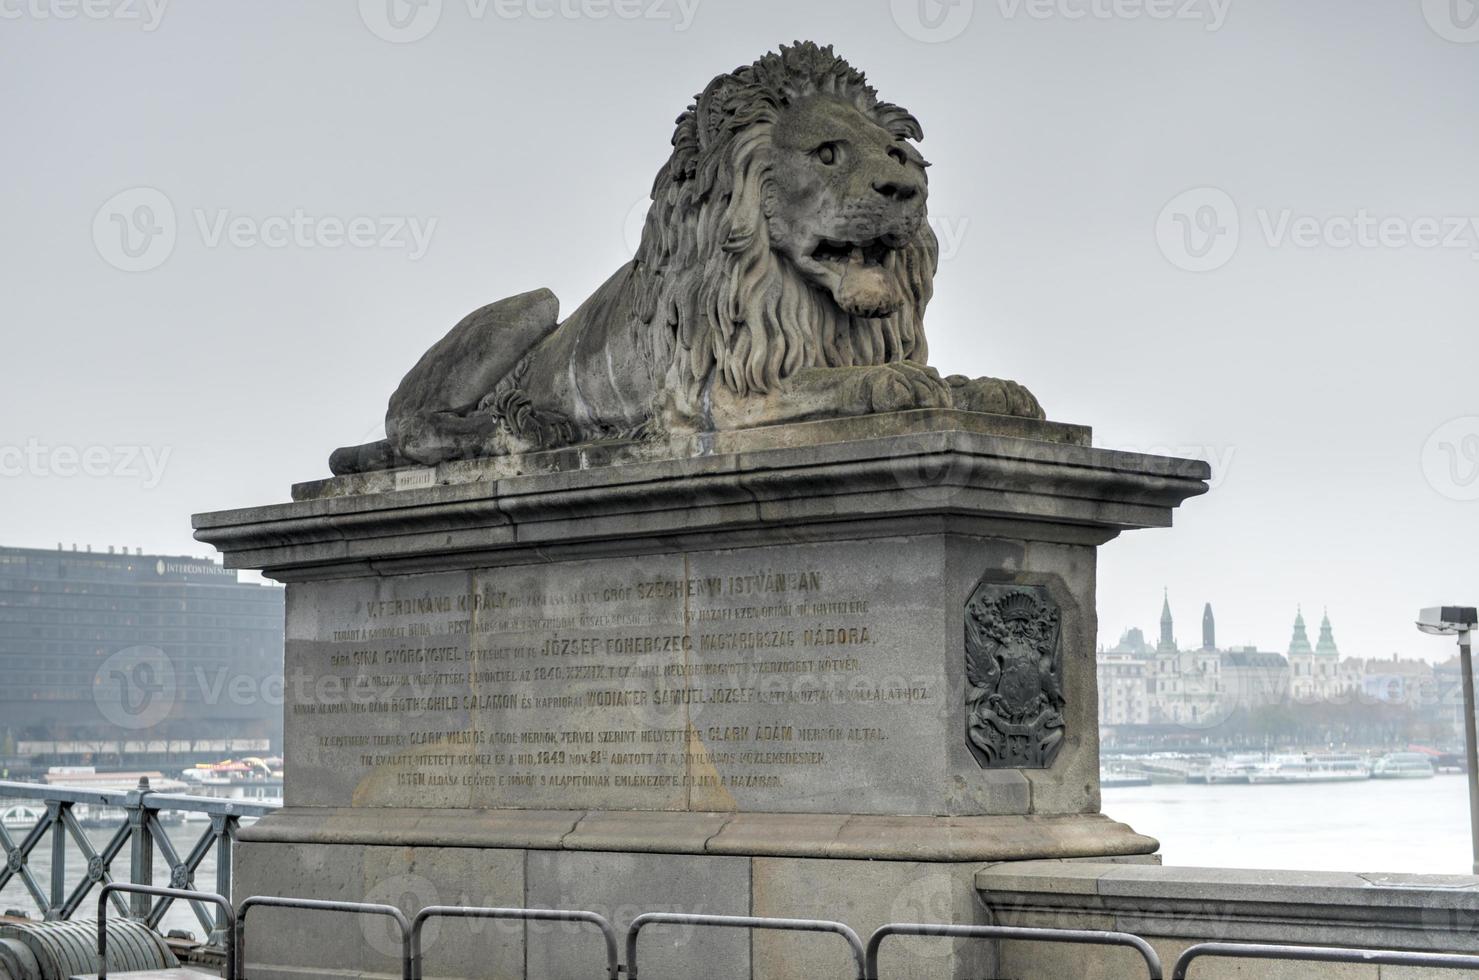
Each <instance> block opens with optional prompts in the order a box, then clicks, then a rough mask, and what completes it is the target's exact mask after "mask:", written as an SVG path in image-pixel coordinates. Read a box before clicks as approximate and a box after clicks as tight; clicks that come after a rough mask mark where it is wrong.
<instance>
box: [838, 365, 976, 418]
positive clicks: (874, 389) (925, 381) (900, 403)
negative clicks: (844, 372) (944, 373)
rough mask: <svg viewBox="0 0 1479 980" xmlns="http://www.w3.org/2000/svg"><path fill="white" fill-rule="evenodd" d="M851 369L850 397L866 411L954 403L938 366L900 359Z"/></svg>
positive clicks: (905, 408)
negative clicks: (935, 367) (928, 366)
mask: <svg viewBox="0 0 1479 980" xmlns="http://www.w3.org/2000/svg"><path fill="white" fill-rule="evenodd" d="M851 370H852V371H855V372H856V374H855V375H854V376H853V377H852V379H850V385H851V387H852V391H850V392H849V399H848V400H849V402H850V403H851V404H853V405H856V406H857V407H858V408H859V409H860V410H861V411H862V412H864V413H869V412H904V411H908V410H909V409H911V408H948V407H949V406H950V403H951V402H950V389H949V388H948V387H947V386H946V385H945V382H943V381H941V380H940V375H939V374H938V373H937V372H936V371H935V369H934V368H927V367H921V366H920V365H918V364H912V363H909V362H907V361H900V362H897V363H894V364H880V365H877V366H875V367H860V368H853V369H851Z"/></svg>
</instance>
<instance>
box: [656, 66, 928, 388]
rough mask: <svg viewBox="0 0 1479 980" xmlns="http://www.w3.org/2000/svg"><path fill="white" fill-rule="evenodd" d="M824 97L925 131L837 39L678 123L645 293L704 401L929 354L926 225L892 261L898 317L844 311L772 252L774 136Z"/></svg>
mask: <svg viewBox="0 0 1479 980" xmlns="http://www.w3.org/2000/svg"><path fill="white" fill-rule="evenodd" d="M815 94H825V95H828V96H831V97H833V98H838V99H842V100H844V101H847V102H850V103H851V104H852V105H853V106H855V107H856V108H857V109H858V110H859V111H861V112H862V113H863V114H864V115H865V116H867V117H868V118H869V119H871V120H873V121H874V122H875V123H877V124H878V125H879V126H880V127H882V128H883V129H884V130H885V131H887V132H889V133H891V134H892V135H894V136H895V137H896V138H908V139H913V140H919V139H922V138H923V135H924V134H923V131H922V129H921V128H920V125H919V122H918V121H917V120H916V119H915V118H914V117H913V116H912V115H910V114H909V113H908V112H907V111H905V110H904V109H902V108H900V107H899V106H896V105H892V104H889V103H887V102H880V101H879V100H878V98H877V95H876V93H875V92H874V90H873V89H872V88H871V87H870V86H869V85H868V83H867V80H866V78H865V77H864V76H863V74H862V73H861V72H859V71H857V70H856V69H854V68H853V67H852V66H851V65H849V64H848V63H847V62H846V61H844V60H843V59H842V58H840V57H838V56H837V55H835V54H834V53H833V51H832V48H831V47H818V46H817V45H815V44H812V43H810V42H797V43H796V44H795V45H792V46H790V47H782V48H781V49H780V51H779V52H777V53H771V54H767V55H766V56H765V57H763V58H761V59H760V60H759V61H757V62H755V63H754V64H753V65H750V66H748V67H743V68H739V69H736V70H735V71H734V72H732V73H731V74H728V75H722V76H720V77H719V78H716V79H715V80H714V81H713V82H712V83H710V84H709V86H708V88H706V89H705V90H704V92H703V94H702V95H700V96H698V97H697V99H696V101H695V103H694V104H693V105H692V106H690V107H689V108H688V109H687V110H686V111H685V112H684V113H683V114H682V115H681V116H679V117H678V128H677V131H676V132H675V133H674V135H673V153H672V156H671V157H670V158H669V160H668V162H667V163H666V164H665V165H664V167H663V168H662V170H661V171H660V172H659V173H658V175H657V179H656V181H655V182H654V184H653V189H652V202H653V203H652V207H651V209H650V210H649V211H648V214H647V221H646V224H645V225H644V227H643V231H642V242H641V245H640V246H639V248H638V250H637V256H636V263H635V267H634V273H635V277H636V280H635V284H634V285H635V291H634V292H635V295H634V299H635V310H636V315H637V317H638V318H639V319H640V320H641V321H642V323H643V324H644V325H646V329H647V330H651V331H652V332H653V333H654V334H655V336H652V337H651V340H652V341H653V342H654V350H653V353H654V356H657V357H659V358H662V357H664V356H670V357H671V362H670V363H671V366H672V368H673V369H674V370H675V371H676V373H677V379H676V380H677V381H678V382H679V383H681V384H685V385H687V386H689V388H690V391H691V392H692V393H693V394H694V395H697V394H698V389H699V388H701V387H702V386H703V385H704V384H705V383H707V382H708V381H709V379H710V378H713V379H714V380H715V381H717V382H719V383H723V384H725V385H727V386H728V387H729V388H730V389H732V390H733V391H734V392H735V393H737V394H739V395H746V394H751V393H757V394H763V393H765V392H768V391H771V390H773V389H774V388H775V386H776V384H777V382H779V381H780V380H781V379H782V378H785V377H787V376H788V375H790V374H792V373H793V372H795V371H797V370H799V369H801V368H806V367H848V366H853V365H876V364H885V363H890V362H894V361H903V360H910V361H915V362H918V363H921V364H922V363H924V362H925V361H926V359H927V354H928V352H927V349H926V345H925V337H924V329H923V318H924V310H925V306H926V305H927V304H928V303H929V300H930V296H931V294H932V292H933V279H934V274H935V266H936V264H937V262H938V257H939V245H938V243H937V241H936V239H935V235H934V233H933V232H932V231H931V230H930V228H929V225H928V224H927V223H926V222H923V221H921V222H920V225H919V231H918V233H917V234H916V236H915V240H914V242H913V243H911V244H910V245H909V246H907V247H906V248H904V249H901V250H899V251H898V252H897V253H895V254H894V256H893V257H892V263H893V265H892V272H893V274H894V275H895V277H896V278H897V280H898V282H899V284H900V286H901V287H902V290H903V295H905V296H907V297H908V298H909V301H908V302H907V303H905V304H904V305H903V306H902V307H901V308H900V309H899V310H898V312H896V313H894V314H892V315H890V316H887V317H881V318H865V317H857V316H851V315H849V314H847V313H845V312H843V311H842V310H841V309H840V308H839V307H838V306H837V304H836V302H835V301H834V300H833V298H832V296H831V295H830V294H829V293H827V292H826V291H825V290H823V289H821V288H819V287H817V286H816V285H814V284H813V283H812V282H811V281H810V280H808V279H806V278H805V277H804V276H803V275H802V274H801V273H800V271H799V270H797V269H796V268H795V267H794V266H793V265H792V263H791V262H790V261H788V260H787V259H786V258H784V257H783V256H781V255H779V254H777V253H776V252H775V251H773V250H772V248H771V243H770V237H769V227H768V222H767V215H768V214H769V213H770V209H771V208H772V206H773V200H772V191H771V138H772V130H773V128H774V126H775V124H776V122H777V120H778V119H779V116H780V114H781V112H782V110H784V109H785V108H786V106H788V105H789V104H791V103H792V102H794V101H796V100H798V99H802V98H806V97H807V96H811V95H815ZM670 377H671V375H670Z"/></svg>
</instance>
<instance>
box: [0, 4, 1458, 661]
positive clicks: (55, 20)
mask: <svg viewBox="0 0 1479 980" xmlns="http://www.w3.org/2000/svg"><path fill="white" fill-rule="evenodd" d="M387 4H391V6H387ZM3 9H4V12H5V13H4V20H5V21H6V23H5V24H3V25H0V30H3V31H4V34H3V36H4V39H5V42H4V43H5V45H6V54H7V57H6V58H5V59H4V61H3V63H0V84H3V88H4V91H5V95H4V96H0V99H3V102H0V105H3V108H0V114H3V115H0V121H3V124H4V126H5V131H6V132H7V134H8V136H9V139H8V143H7V145H8V146H9V148H10V155H11V159H12V166H13V173H14V175H15V178H14V179H12V180H11V181H9V182H7V185H6V187H5V188H4V190H3V191H0V195H3V197H4V200H5V213H6V214H7V216H8V217H9V223H8V229H7V231H8V233H7V234H6V235H5V237H4V245H3V253H0V258H3V267H4V269H5V279H4V297H5V298H4V300H3V304H4V306H3V310H4V313H5V317H4V322H5V324H6V337H5V340H6V348H5V349H6V353H7V357H6V364H7V365H8V366H9V368H10V371H9V372H8V373H7V379H6V384H5V386H4V390H3V394H0V411H3V418H4V419H5V420H6V422H7V425H6V426H5V429H4V430H3V431H0V502H3V504H4V505H5V506H4V508H3V514H0V543H3V544H8V545H20V546H27V547H40V548H52V547H55V546H56V544H57V543H58V542H62V543H64V544H66V545H68V546H70V545H71V544H72V543H73V542H76V543H78V544H79V545H85V544H91V545H92V546H93V547H94V548H95V549H101V550H104V551H106V548H107V546H108V545H110V544H111V545H116V546H127V547H130V548H132V547H142V548H144V550H145V551H146V552H166V553H184V554H195V555H207V554H210V553H211V552H210V549H209V548H207V547H206V546H204V545H201V544H199V543H197V542H195V541H193V540H192V538H191V537H190V520H189V518H190V514H192V513H194V512H197V511H211V510H221V509H226V508H231V507H245V506H253V505H258V504H265V503H272V502H278V501H284V500H286V499H288V489H289V486H290V485H291V484H292V483H294V482H300V481H304V480H311V479H317V478H320V477H323V476H326V475H327V474H328V469H327V465H326V461H327V457H328V454H329V452H330V451H331V450H332V449H334V448H335V447H336V446H341V445H347V444H351V443H356V442H362V441H366V440H368V439H373V438H376V437H377V436H378V435H379V434H380V426H381V421H382V419H383V415H384V411H385V402H386V398H387V397H388V395H389V394H390V392H391V390H392V389H393V388H394V386H395V384H396V382H397V381H398V379H399V378H400V377H401V375H402V374H403V373H404V372H405V371H406V370H407V369H408V368H409V367H410V366H411V364H413V363H414V362H415V360H416V358H417V357H418V356H419V355H420V353H421V352H422V351H423V350H424V349H425V348H426V347H427V346H428V345H430V344H431V343H432V342H434V341H435V340H436V339H438V338H439V337H441V336H442V335H443V334H444V333H445V332H446V331H447V329H449V328H450V327H451V326H452V325H453V324H454V323H455V322H456V321H457V320H458V319H459V318H461V317H462V316H463V315H464V314H465V313H467V312H469V311H470V310H472V309H474V308H476V307H478V306H480V305H482V304H484V303H487V302H490V301H492V300H494V299H498V298H501V297H504V296H508V295H511V294H514V293H517V292H521V291H524V290H527V289H532V288H535V287H538V286H549V287H550V288H552V289H553V290H554V291H555V293H556V294H557V295H558V296H559V297H560V299H561V303H562V310H563V311H564V313H566V314H568V313H569V312H571V311H572V310H573V309H574V308H575V306H576V305H577V304H578V303H579V302H581V301H582V300H583V299H584V298H585V297H586V296H588V295H589V294H590V292H591V291H592V290H593V289H594V288H595V287H596V286H597V285H598V284H599V283H600V282H601V281H602V280H604V279H605V277H606V276H607V275H609V274H610V272H611V271H612V270H614V269H615V268H616V267H617V266H618V265H619V264H620V263H622V262H624V261H626V260H628V259H629V258H630V256H631V252H632V249H633V247H634V245H635V240H634V239H635V234H634V227H636V226H638V223H639V222H640V215H641V214H642V209H643V205H644V203H645V200H646V194H647V191H648V189H649V187H650V186H651V182H652V178H653V175H654V174H655V173H656V171H657V169H658V167H659V166H660V165H661V163H662V162H663V160H664V159H665V158H666V157H667V154H668V152H669V139H670V137H671V134H672V122H673V119H674V117H676V116H677V114H678V113H679V112H680V111H681V110H682V109H683V108H684V107H685V106H686V105H688V103H689V101H690V100H691V97H692V96H693V94H694V93H695V92H697V91H699V90H700V88H701V87H702V86H703V85H704V84H705V83H706V82H707V80H708V79H709V78H711V77H712V76H713V75H714V74H715V73H717V72H720V71H724V70H728V69H730V68H733V67H734V66H736V65H739V64H742V63H748V62H750V61H753V60H754V59H755V58H756V57H758V56H759V55H761V54H762V53H764V52H765V51H767V50H770V49H772V48H774V47H775V46H776V45H777V44H779V43H783V42H789V41H791V40H792V39H794V38H812V39H814V40H817V41H819V42H822V43H831V44H834V45H835V46H836V47H837V49H838V51H839V53H841V54H843V55H844V56H845V57H847V58H848V59H849V60H851V61H852V62H853V63H854V64H855V65H857V66H858V67H860V68H862V69H863V70H865V71H866V72H867V73H868V75H869V78H870V80H871V81H872V82H873V84H874V85H875V86H877V87H878V89H879V92H880V95H881V96H882V97H883V98H884V99H887V100H889V101H892V102H897V103H900V104H902V105H904V106H906V107H908V108H909V109H911V110H912V111H913V112H914V113H915V114H916V115H917V116H918V117H919V119H920V120H921V122H922V123H923V125H924V128H925V140H924V142H923V144H922V145H921V149H922V151H923V152H924V154H925V156H926V157H927V158H929V159H930V160H931V162H932V163H933V164H934V166H933V168H932V169H931V171H930V180H931V187H930V194H931V197H930V212H931V216H932V222H933V223H934V225H935V228H936V231H937V234H938V235H939V238H940V241H941V247H942V258H941V264H940V269H939V273H938V275H937V278H936V297H935V300H934V302H933V303H932V305H931V306H930V309H929V315H928V317H927V319H926V327H927V330H928V333H929V339H930V345H931V357H930V361H931V363H932V364H933V365H934V366H936V367H938V368H940V369H941V371H942V373H964V374H973V375H975V374H986V375H994V376H999V377H1006V378H1012V379H1015V380H1018V381H1021V382H1022V383H1024V384H1026V385H1028V386H1029V387H1030V388H1031V389H1032V390H1033V391H1034V392H1035V393H1036V394H1037V395H1038V397H1039V398H1040V399H1041V401H1042V403H1043V405H1044V407H1045V408H1046V409H1047V412H1048V415H1049V417H1050V418H1051V419H1053V420H1056V421H1064V422H1074V423H1082V424H1087V425H1091V426H1093V428H1094V442H1095V444H1096V445H1098V446H1104V447H1108V448H1114V449H1133V450H1135V451H1140V452H1164V453H1169V454H1174V455H1189V456H1196V457H1200V458H1204V459H1207V460H1209V461H1210V462H1211V463H1212V465H1213V469H1214V477H1213V488H1212V491H1211V492H1210V493H1209V494H1207V495H1205V496H1203V497H1199V498H1195V499H1193V500H1191V501H1188V502H1187V504H1186V505H1185V506H1184V507H1182V508H1181V509H1180V510H1179V511H1178V512H1177V515H1176V522H1177V526H1176V527H1174V528H1172V529H1170V530H1165V531H1137V532H1133V533H1130V534H1127V535H1125V536H1124V537H1123V538H1122V539H1120V540H1117V541H1115V542H1113V543H1111V544H1109V545H1107V546H1105V547H1104V548H1103V549H1102V551H1101V554H1100V566H1099V636H1100V640H1101V642H1102V643H1104V644H1105V645H1113V644H1114V643H1115V642H1116V641H1117V640H1118V638H1119V636H1120V634H1121V633H1122V632H1123V631H1124V630H1125V629H1127V628H1129V627H1135V626H1138V627H1140V628H1141V629H1143V630H1144V631H1145V632H1146V634H1147V636H1151V637H1153V636H1154V634H1155V629H1156V625H1157V620H1158V617H1159V612H1160V601H1161V595H1162V589H1163V588H1164V587H1169V589H1170V594H1171V602H1172V607H1173V611H1174V612H1175V613H1176V616H1177V622H1178V624H1180V625H1179V626H1178V633H1180V634H1182V637H1183V644H1184V645H1196V644H1195V642H1194V641H1192V640H1187V639H1186V637H1194V636H1197V635H1199V623H1200V615H1201V608H1202V605H1203V603H1205V602H1208V601H1210V602H1211V603H1212V605H1213V607H1214V609H1215V610H1216V612H1217V618H1218V639H1219V643H1220V644H1221V645H1223V646H1241V645H1244V644H1249V645H1256V646H1258V647H1259V648H1260V649H1267V650H1276V651H1280V652H1282V651H1283V650H1284V649H1285V647H1286V646H1287V643H1288V639H1289V631H1290V627H1291V625H1292V621H1293V618H1294V611H1295V607H1296V605H1297V604H1303V606H1304V609H1305V613H1306V618H1307V620H1309V621H1311V623H1312V627H1313V624H1315V623H1318V615H1319V612H1320V611H1321V610H1322V609H1323V608H1324V607H1327V606H1328V608H1329V611H1330V616H1331V619H1332V621H1333V623H1334V625H1335V634H1336V639H1337V640H1338V642H1339V643H1340V648H1341V652H1342V654H1343V655H1345V656H1360V657H1387V656H1390V654H1391V653H1393V652H1401V653H1402V654H1403V655H1404V656H1416V657H1422V658H1424V659H1429V660H1442V659H1446V658H1447V657H1449V656H1450V655H1452V654H1453V653H1454V652H1455V651H1454V648H1453V644H1452V643H1451V642H1447V641H1443V640H1437V639H1431V638H1425V637H1421V636H1419V635H1418V634H1417V633H1416V631H1415V629H1414V628H1413V626H1412V621H1413V619H1414V617H1415V615H1416V613H1417V610H1418V609H1419V608H1420V607H1421V606H1424V605H1432V604H1436V603H1440V602H1441V603H1454V602H1460V603H1466V604H1473V603H1475V602H1479V577H1476V576H1475V574H1474V572H1473V565H1474V561H1475V558H1474V556H1475V555H1476V554H1479V547H1476V546H1479V520H1476V517H1479V509H1476V508H1479V418H1476V416H1479V404H1476V402H1479V399H1476V397H1475V394H1474V381H1473V373H1474V372H1473V369H1472V366H1471V361H1472V358H1473V355H1474V353H1475V347H1476V340H1475V333H1476V332H1475V329H1474V302H1475V298H1476V291H1479V264H1476V259H1479V186H1476V183H1475V181H1474V179H1473V174H1474V173H1475V169H1476V168H1475V164H1476V162H1479V152H1476V151H1479V129H1476V127H1475V126H1474V123H1473V114H1472V97H1473V93H1474V92H1475V91H1476V90H1479V85H1476V83H1479V43H1476V42H1479V28H1476V27H1475V26H1474V25H1469V24H1466V23H1464V22H1462V21H1461V20H1458V19H1452V18H1450V17H1449V15H1448V14H1447V13H1445V12H1446V11H1454V10H1457V7H1451V6H1450V5H1449V4H1448V3H1447V2H1443V3H1434V2H1419V0H1413V2H1404V3H1395V4H1394V3H1390V2H1383V0H1342V2H1337V0H1309V2H1301V3H1298V4H1291V3H1277V2H1274V0H1264V2H1260V3H1254V2H1238V0H1191V2H1187V0H1178V2H1177V3H1175V4H1161V3H1152V2H1146V3H1139V4H1137V3H1133V2H1131V0H1118V2H1116V0H1052V2H1029V0H1020V2H1014V0H989V2H980V0H977V2H975V3H970V2H968V0H958V2H956V3H954V4H949V5H936V4H935V2H934V0H892V2H890V0H868V2H862V3H859V2H856V0H853V2H846V0H834V2H816V3H807V4H804V5H802V4H796V3H785V2H780V0H764V2H753V0H744V2H740V0H735V2H720V0H687V2H686V3H680V2H678V0H640V2H638V0H611V2H609V3H605V4H603V3H601V2H599V0H549V2H545V0H529V2H523V0H520V2H503V3H494V2H492V0H489V2H488V3H478V2H475V0H444V2H440V3H438V2H434V0H432V2H428V3H427V4H424V5H422V6H419V7H414V8H413V7H410V6H403V5H401V0H364V2H362V3H359V4H355V3H341V4H329V5H319V6H315V7H311V8H307V9H275V8H263V7H259V6H257V5H246V4H215V5H206V4H202V3H184V2H179V0H176V2H172V3H165V2H164V0H154V2H153V3H148V4H146V3H143V2H139V3H130V4H126V5H125V4H122V3H120V2H110V3H99V4H97V5H94V6H93V7H91V8H89V9H90V10H92V11H94V12H98V11H101V12H103V13H106V14H107V16H92V15H90V14H88V15H84V14H82V13H77V16H75V17H72V18H70V19H64V18H63V16H62V14H63V13H64V12H65V11H67V10H68V9H73V10H74V12H77V11H76V10H75V9H74V8H69V7H68V6H67V4H66V3H65V2H64V0H26V2H24V3H13V4H9V5H4V8H3ZM601 10H605V11H606V13H605V14H604V15H600V14H598V11H601ZM1137 10H1138V11H1139V13H1138V14H1134V13H1132V11H1137ZM1152 10H1155V11H1160V13H1158V14H1153V13H1151V11H1152ZM1166 11H1172V13H1170V14H1167V13H1165V12H1166ZM128 13H132V14H133V15H136V16H125V14H128ZM545 14H548V16H545ZM382 15H384V16H382ZM98 79H108V80H110V84H107V85H99V84H98V81H97V80H98ZM89 474H91V475H89Z"/></svg>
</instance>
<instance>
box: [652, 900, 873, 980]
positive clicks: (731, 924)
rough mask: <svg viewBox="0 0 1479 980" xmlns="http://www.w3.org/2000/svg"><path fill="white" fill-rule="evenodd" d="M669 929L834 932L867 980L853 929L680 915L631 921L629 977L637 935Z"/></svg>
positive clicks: (812, 922) (832, 924) (801, 922)
mask: <svg viewBox="0 0 1479 980" xmlns="http://www.w3.org/2000/svg"><path fill="white" fill-rule="evenodd" d="M661 923H666V924H669V925H687V926H712V927H716V928H720V929H778V930H781V931H783V932H831V933H836V934H837V935H839V936H841V937H842V938H843V939H844V940H846V941H847V947H848V950H849V951H850V952H851V953H852V956H853V960H854V962H855V963H856V964H857V968H858V977H859V978H860V980H861V978H864V977H866V976H867V972H866V970H867V968H866V966H865V965H864V953H863V941H862V940H861V939H859V938H858V934H857V933H856V932H854V931H853V930H852V929H851V927H849V926H845V925H843V924H842V923H841V922H829V921H826V920H824V919H775V918H769V917H766V916H751V915H683V914H681V913H678V912H648V913H646V914H644V915H639V916H637V917H636V918H635V919H633V920H632V924H631V926H629V927H628V928H627V976H628V977H629V978H630V980H637V935H638V933H640V932H641V931H642V929H643V928H644V927H646V926H650V925H657V924H661Z"/></svg>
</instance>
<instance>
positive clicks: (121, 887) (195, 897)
mask: <svg viewBox="0 0 1479 980" xmlns="http://www.w3.org/2000/svg"><path fill="white" fill-rule="evenodd" d="M114 892H130V893H132V894H134V895H144V896H146V897H147V896H155V897H158V898H183V899H187V900H189V901H191V902H209V903H210V904H212V905H214V906H216V907H217V908H218V909H219V910H220V912H221V916H222V918H224V919H225V921H226V926H225V927H224V929H223V932H224V933H225V937H226V966H225V972H224V974H223V976H222V980H236V914H235V913H234V912H233V911H232V910H231V902H230V901H228V900H227V899H226V898H225V897H223V896H221V895H217V894H215V893H213V892H197V891H185V890H183V889H179V888H158V887H155V886H153V885H131V884H127V883H125V882H121V881H114V882H110V883H108V884H106V885H104V886H103V890H102V891H101V892H99V893H98V976H97V980H108V897H109V896H110V895H112V894H113V893H114Z"/></svg>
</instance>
